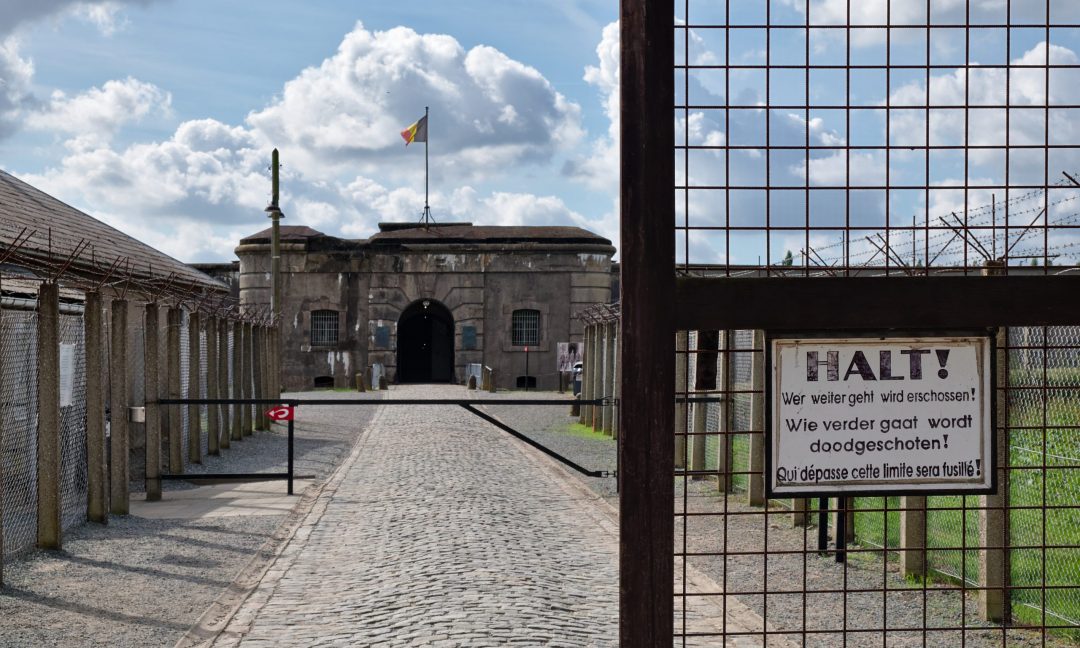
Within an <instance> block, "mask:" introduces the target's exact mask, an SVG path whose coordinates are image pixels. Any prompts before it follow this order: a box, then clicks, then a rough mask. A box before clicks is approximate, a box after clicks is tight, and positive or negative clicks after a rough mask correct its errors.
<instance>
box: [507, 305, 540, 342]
mask: <svg viewBox="0 0 1080 648" xmlns="http://www.w3.org/2000/svg"><path fill="white" fill-rule="evenodd" d="M510 344H512V345H514V346H536V345H537V344H540V311H538V310H532V309H529V308H521V309H518V310H516V311H514V313H513V315H512V316H511V320H510Z"/></svg>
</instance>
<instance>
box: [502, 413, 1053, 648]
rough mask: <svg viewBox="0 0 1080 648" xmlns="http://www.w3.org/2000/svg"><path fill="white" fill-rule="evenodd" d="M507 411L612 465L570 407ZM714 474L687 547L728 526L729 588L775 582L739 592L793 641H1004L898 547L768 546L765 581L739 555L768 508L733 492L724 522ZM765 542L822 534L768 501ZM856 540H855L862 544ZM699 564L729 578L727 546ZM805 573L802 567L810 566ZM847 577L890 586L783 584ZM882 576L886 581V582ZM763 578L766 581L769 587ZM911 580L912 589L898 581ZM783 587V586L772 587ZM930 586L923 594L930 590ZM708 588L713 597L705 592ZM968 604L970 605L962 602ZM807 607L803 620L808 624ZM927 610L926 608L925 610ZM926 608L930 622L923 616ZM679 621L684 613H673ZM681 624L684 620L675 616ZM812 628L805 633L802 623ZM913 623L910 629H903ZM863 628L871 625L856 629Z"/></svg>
mask: <svg viewBox="0 0 1080 648" xmlns="http://www.w3.org/2000/svg"><path fill="white" fill-rule="evenodd" d="M489 396H490V397H494V398H515V397H517V398H522V397H529V398H533V397H537V398H565V396H561V395H557V394H550V393H546V394H545V393H532V392H530V393H529V394H525V393H522V392H508V393H499V394H491V395H487V394H485V395H484V397H485V398H487V397H489ZM486 409H487V411H489V412H490V413H493V414H495V415H496V416H498V417H499V418H500V419H501V420H503V421H504V422H506V423H508V424H510V425H511V427H515V428H516V429H518V430H519V431H522V432H525V433H527V434H528V435H529V436H530V437H531V438H533V439H535V440H537V441H540V442H541V443H543V444H544V445H547V446H548V447H551V448H553V449H556V450H557V451H559V452H561V453H563V454H565V455H566V456H568V457H570V458H571V459H573V460H574V461H576V462H578V463H580V464H582V465H584V466H585V467H587V468H592V469H604V470H612V469H614V468H615V452H616V450H615V443H614V442H613V441H610V440H606V441H598V440H594V439H587V438H582V437H579V436H573V435H570V434H567V433H566V432H565V430H566V428H567V427H568V426H569V425H570V424H571V423H573V422H575V420H576V419H574V418H572V417H570V416H569V415H568V411H569V408H567V409H566V410H563V409H561V408H558V407H552V408H546V407H532V408H527V407H526V408H514V407H498V406H489V407H487V408H486ZM575 477H578V478H579V479H581V481H582V482H583V483H585V484H586V485H587V486H588V487H589V488H590V489H592V490H593V492H595V493H597V494H598V495H601V496H603V497H604V498H605V499H608V500H609V501H611V502H612V503H613V504H614V505H616V506H618V503H617V498H616V495H615V492H614V487H615V483H614V482H615V480H613V479H596V478H588V477H584V476H581V475H577V474H575ZM714 485H715V482H714V481H712V480H700V481H692V482H690V486H689V493H688V497H687V510H688V511H690V512H692V513H707V514H708V515H694V516H691V517H689V518H688V519H689V520H690V525H689V533H688V534H687V546H686V551H687V552H688V553H690V554H694V553H720V552H723V551H725V544H724V538H725V530H726V531H727V538H728V544H727V545H726V551H727V552H728V556H727V559H726V566H727V574H726V576H727V581H726V582H727V587H728V589H729V591H733V592H738V591H761V590H763V589H765V590H767V591H769V592H770V594H769V595H768V609H767V610H766V601H765V597H764V596H762V595H760V594H759V595H747V594H743V595H733V596H732V597H731V598H733V599H737V600H738V601H739V602H740V603H742V604H745V605H746V606H747V607H749V608H750V609H751V610H753V611H754V612H756V613H757V614H759V615H762V616H765V615H766V613H767V619H766V621H767V623H768V624H769V626H770V628H771V629H772V630H776V631H785V630H790V631H792V634H788V635H784V638H786V639H787V640H789V641H791V642H792V643H794V644H795V645H799V646H806V647H807V648H811V647H813V648H826V647H832V646H838V645H841V644H843V643H844V641H845V637H844V636H843V633H842V632H835V633H834V632H820V633H818V632H814V631H822V630H838V629H842V628H844V627H845V626H846V627H847V629H848V630H849V632H848V634H847V637H846V645H847V646H851V647H853V648H854V647H857V646H875V647H877V646H882V645H883V637H882V634H881V632H880V631H873V630H874V629H875V628H880V626H881V625H882V624H883V621H886V620H887V626H888V628H889V633H888V638H887V639H888V643H887V645H888V646H898V647H901V646H902V647H906V646H924V645H925V646H940V647H942V648H946V647H948V648H951V647H952V646H959V645H961V642H963V644H964V645H966V646H971V647H973V648H983V647H987V648H989V647H991V646H1001V645H1002V644H1003V636H1002V630H1001V628H994V627H992V626H990V625H988V624H985V623H982V622H980V621H978V614H977V600H976V597H975V596H974V595H969V596H967V597H966V599H965V598H964V597H962V595H961V594H960V593H959V592H956V591H943V590H942V589H941V588H938V587H934V586H933V585H931V586H930V587H928V588H926V589H925V590H924V589H915V588H914V586H913V583H911V582H909V581H906V580H905V579H903V578H902V577H901V576H900V575H899V572H898V568H897V562H896V559H895V556H894V557H893V558H892V560H890V562H889V563H888V565H887V567H886V566H883V564H882V559H881V554H880V553H863V554H858V553H850V554H849V561H848V562H847V563H846V564H837V563H836V562H835V560H834V557H833V555H832V554H829V555H827V556H819V555H818V554H817V553H816V552H808V553H806V554H805V555H804V554H802V553H793V554H787V555H785V554H783V553H770V555H769V558H768V581H767V583H766V582H765V578H764V575H765V561H764V560H763V558H762V557H761V556H760V555H739V554H740V553H750V552H760V551H762V548H763V547H764V546H765V544H766V527H765V525H766V516H765V515H763V514H762V509H761V508H752V507H749V506H747V505H745V504H744V503H743V501H744V500H745V496H744V495H741V494H736V495H732V496H730V497H729V498H728V500H727V505H726V506H727V509H726V510H727V511H728V512H730V513H732V515H728V516H727V521H726V525H725V520H724V516H723V515H721V513H722V512H723V511H724V510H725V503H724V498H723V497H722V496H721V494H719V493H717V491H716V490H715V487H714ZM682 492H683V482H682V480H681V479H679V480H677V481H676V493H677V495H676V502H675V507H676V511H681V510H683V497H682ZM680 521H681V519H680V520H679V521H677V525H676V538H675V541H676V546H677V547H679V548H680V549H681V547H682V541H683V537H682V527H681V524H679V522H680ZM767 523H768V532H767V533H768V546H769V548H770V551H771V552H780V551H795V552H801V551H802V550H803V548H804V547H806V548H814V547H816V542H817V535H816V534H817V530H816V528H793V527H792V525H791V518H790V514H788V513H787V512H786V511H784V510H782V509H771V510H770V514H769V516H768V519H767ZM855 548H858V546H857V545H856V546H855ZM690 564H691V565H693V567H695V568H696V569H698V570H699V571H700V572H702V573H704V574H705V575H707V576H708V577H710V578H711V579H713V581H715V582H716V583H721V584H722V583H724V582H725V580H724V578H725V573H724V567H725V559H724V557H723V556H695V557H692V558H691V560H690ZM804 574H805V576H804ZM845 581H846V583H847V589H848V590H856V589H877V590H881V589H884V588H888V589H889V590H890V591H889V592H888V594H887V597H886V596H885V595H883V594H882V592H881V591H877V592H869V593H854V592H849V593H848V594H847V598H846V609H845V600H844V597H843V596H842V595H840V594H837V593H817V594H815V593H813V592H811V593H810V594H808V595H807V596H806V598H805V599H804V597H803V595H802V594H801V593H800V594H783V593H779V592H784V591H788V592H790V591H799V590H803V589H808V590H843V589H844V584H845ZM883 584H884V585H883ZM766 585H767V587H766ZM901 590H908V591H901ZM772 592H777V593H775V594H774V593H772ZM924 595H925V596H924ZM706 598H711V597H706ZM695 600H697V601H701V600H703V599H702V598H693V597H692V598H689V599H688V601H689V603H688V605H687V608H688V610H689V612H690V614H692V613H693V611H694V610H693V608H694V605H695V604H694V601H695ZM964 607H966V612H965V611H964V609H963V608H964ZM804 609H805V625H804ZM924 610H925V612H924ZM924 613H925V623H924ZM962 614H966V616H965V618H966V621H967V625H968V630H967V631H966V632H964V633H963V636H961V634H962V633H961V632H960V631H938V632H928V633H927V636H926V642H925V644H924V643H923V633H922V631H921V630H911V629H912V628H922V627H924V625H925V626H926V627H956V626H957V625H959V624H960V620H961V615H962ZM677 624H678V622H677ZM677 627H678V625H677ZM804 628H805V630H807V631H811V632H808V633H807V634H806V635H805V636H804V635H803V632H802V631H803V629H804ZM905 629H907V630H905ZM853 630H865V631H866V632H850V631H853ZM1006 639H1007V642H1008V645H1009V646H1042V645H1047V646H1073V645H1075V644H1073V643H1069V642H1068V641H1067V640H1065V639H1060V638H1057V637H1053V636H1048V637H1047V639H1046V643H1045V644H1044V643H1043V639H1042V637H1041V636H1040V633H1039V632H1037V631H1025V630H1010V631H1008V633H1007V638H1006Z"/></svg>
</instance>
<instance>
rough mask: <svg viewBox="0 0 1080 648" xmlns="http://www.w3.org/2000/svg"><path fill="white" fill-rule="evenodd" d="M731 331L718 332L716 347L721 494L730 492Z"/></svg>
mask: <svg viewBox="0 0 1080 648" xmlns="http://www.w3.org/2000/svg"><path fill="white" fill-rule="evenodd" d="M731 339H732V337H731V331H727V330H724V331H720V342H719V344H718V345H717V346H718V350H719V355H720V362H719V366H718V370H717V376H716V380H717V384H718V385H719V386H720V411H719V412H718V418H719V419H720V420H719V424H718V426H717V431H716V472H717V480H716V490H718V491H720V492H721V493H727V492H730V491H731V450H730V447H731V446H730V441H731V437H730V436H729V435H730V433H731V409H732V404H733V403H734V402H735V401H734V399H733V398H732V396H731V367H732V364H731V353H730V350H731Z"/></svg>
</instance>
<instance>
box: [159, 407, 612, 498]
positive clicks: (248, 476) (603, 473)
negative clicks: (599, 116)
mask: <svg viewBox="0 0 1080 648" xmlns="http://www.w3.org/2000/svg"><path fill="white" fill-rule="evenodd" d="M575 402H576V403H577V404H579V405H595V406H604V405H611V404H613V403H614V402H615V401H614V399H610V398H595V399H592V400H580V401H575ZM569 403H570V401H564V400H550V399H521V398H517V399H476V400H467V399H419V398H388V399H377V400H376V399H365V400H355V399H346V398H287V399H270V398H161V399H158V401H157V404H158V405H285V406H288V407H293V408H296V407H299V406H301V405H455V406H458V407H461V408H463V409H465V410H467V411H469V412H472V413H473V414H475V415H476V416H478V417H480V418H481V419H483V420H485V421H487V422H488V423H491V424H492V425H494V426H495V427H497V428H499V429H500V430H502V431H503V432H506V433H507V434H510V435H511V436H513V437H514V438H516V439H519V440H521V441H524V442H525V443H527V444H529V445H531V446H532V447H534V448H536V449H538V450H540V451H541V452H543V453H544V454H546V455H548V456H549V457H551V458H553V459H555V460H557V461H559V462H561V463H563V464H564V465H566V466H568V467H570V468H572V469H574V470H576V471H577V472H579V473H581V474H583V475H585V476H586V477H615V476H616V474H617V473H618V470H616V471H614V472H612V471H608V470H589V469H588V468H583V467H582V466H580V465H578V464H577V463H575V462H574V461H573V460H571V459H569V458H567V457H564V456H563V455H561V454H559V453H558V452H555V451H554V450H552V449H551V448H548V447H547V446H544V445H542V444H540V443H538V442H536V441H534V440H532V439H530V438H529V437H528V436H526V435H524V434H522V433H521V432H518V431H517V430H515V429H513V428H512V427H510V426H509V425H507V424H506V423H503V422H502V421H500V420H499V419H497V418H495V417H494V416H492V415H490V414H487V413H486V412H481V411H480V410H478V409H476V408H475V406H476V405H558V406H562V407H566V406H567V405H568V404H569ZM293 439H294V430H293V420H292V419H289V450H288V454H289V464H288V471H287V472H284V473H199V474H195V475H183V474H179V475H178V474H163V475H161V479H215V480H228V479H233V480H238V481H272V480H279V479H286V480H288V482H289V491H288V492H289V495H292V494H293V459H294V455H293V453H294V448H293Z"/></svg>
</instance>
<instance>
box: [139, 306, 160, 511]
mask: <svg viewBox="0 0 1080 648" xmlns="http://www.w3.org/2000/svg"><path fill="white" fill-rule="evenodd" d="M158 314H159V309H158V305H157V303H156V302H150V303H149V304H147V305H146V309H145V310H144V312H143V329H144V333H143V335H144V338H143V340H144V341H143V385H144V393H145V396H144V401H145V402H144V403H143V406H144V407H145V408H146V448H145V452H146V461H145V463H146V501H148V502H156V501H158V500H160V499H161V412H160V408H161V406H160V405H158V402H157V401H158V398H159V397H160V395H161V392H160V380H159V377H158V371H159V365H160V362H159V358H160V356H159V355H158V354H159V349H158V331H159V328H158Z"/></svg>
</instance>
